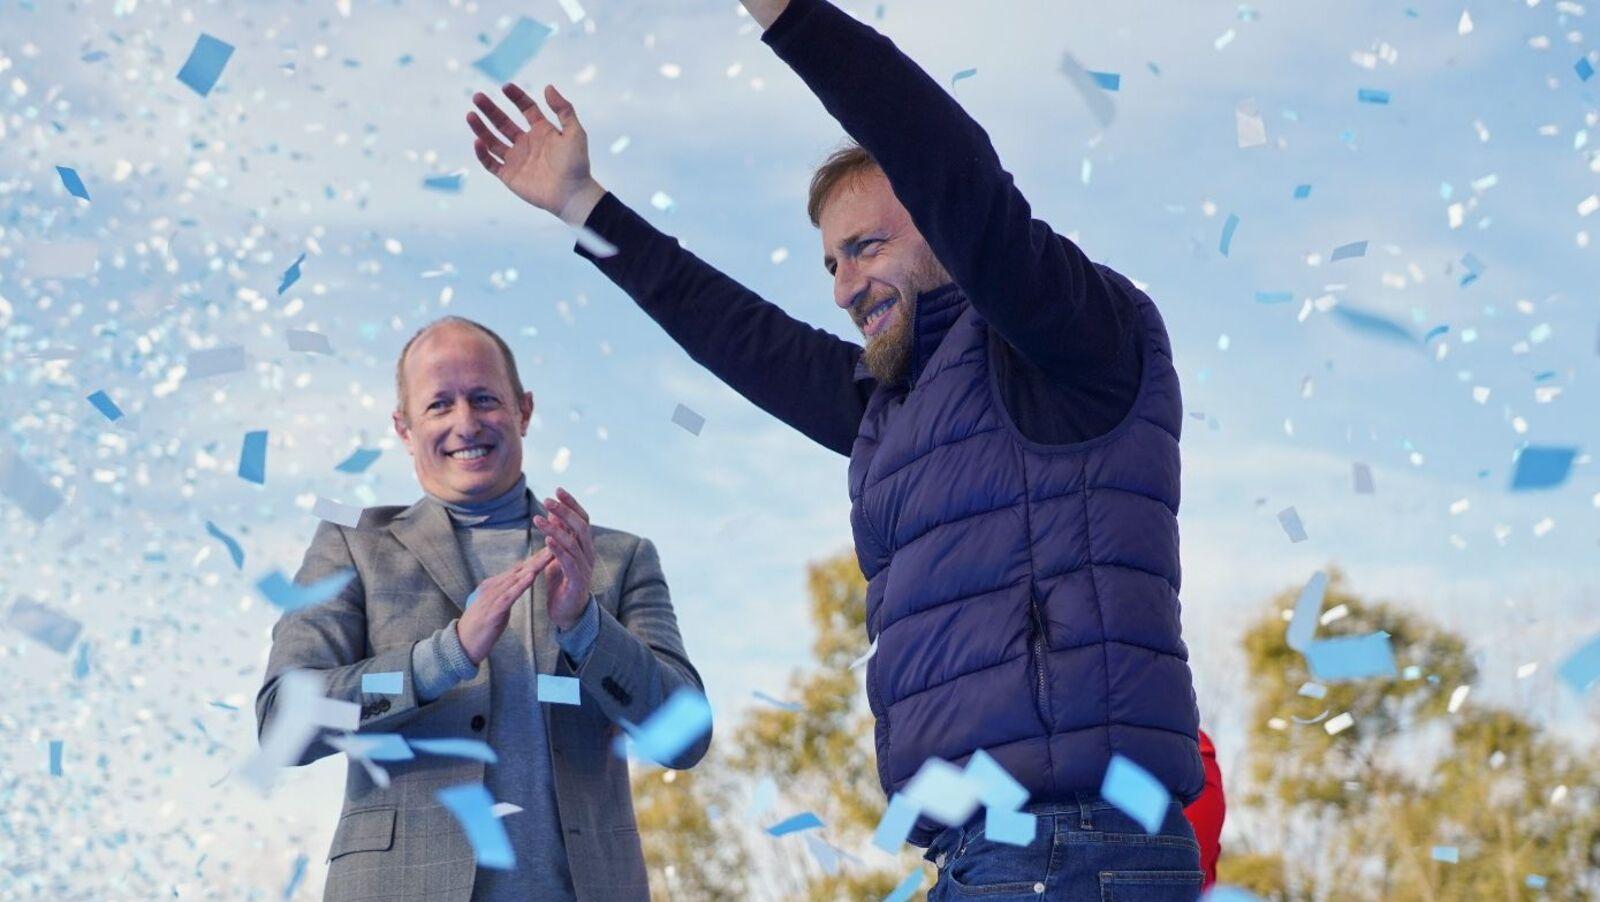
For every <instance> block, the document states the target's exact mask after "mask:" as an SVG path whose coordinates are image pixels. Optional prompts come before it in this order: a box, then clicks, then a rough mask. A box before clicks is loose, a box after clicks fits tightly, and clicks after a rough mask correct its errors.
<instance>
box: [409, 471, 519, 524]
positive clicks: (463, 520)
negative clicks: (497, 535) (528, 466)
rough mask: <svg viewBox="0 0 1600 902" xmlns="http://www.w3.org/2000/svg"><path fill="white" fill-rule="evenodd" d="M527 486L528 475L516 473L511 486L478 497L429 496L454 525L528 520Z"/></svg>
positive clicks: (430, 494)
mask: <svg viewBox="0 0 1600 902" xmlns="http://www.w3.org/2000/svg"><path fill="white" fill-rule="evenodd" d="M527 490H528V478H527V477H526V476H521V475H519V476H518V477H517V481H516V484H515V485H513V486H511V488H510V489H508V490H506V491H505V492H503V493H501V494H499V495H496V496H494V497H492V498H485V499H483V500H481V501H479V500H471V501H446V500H445V499H443V498H440V497H439V496H438V495H435V494H433V493H431V492H429V493H428V497H429V498H432V499H433V500H434V501H435V502H436V503H438V504H439V506H441V507H443V508H444V509H445V510H446V511H447V512H448V513H449V514H450V520H451V521H452V522H454V523H455V524H456V525H457V526H473V527H478V526H491V527H492V526H509V525H513V524H522V523H525V522H526V521H527V519H528V500H527Z"/></svg>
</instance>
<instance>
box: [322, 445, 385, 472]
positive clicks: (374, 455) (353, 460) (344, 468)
mask: <svg viewBox="0 0 1600 902" xmlns="http://www.w3.org/2000/svg"><path fill="white" fill-rule="evenodd" d="M382 454H383V452H382V451H380V450H378V449H377V448H357V449H355V450H354V451H352V452H350V456H349V457H346V458H345V459H344V460H341V461H339V463H338V465H336V466H335V467H334V469H335V470H338V471H339V472H340V473H365V472H366V471H367V468H368V467H370V466H372V462H373V461H375V460H377V459H378V458H379V457H380V456H382Z"/></svg>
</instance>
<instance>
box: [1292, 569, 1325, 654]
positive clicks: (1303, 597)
mask: <svg viewBox="0 0 1600 902" xmlns="http://www.w3.org/2000/svg"><path fill="white" fill-rule="evenodd" d="M1327 591H1328V574H1327V573H1324V572H1323V571H1321V570H1318V571H1317V572H1315V573H1313V574H1311V578H1310V579H1308V580H1306V585H1305V588H1303V589H1301V590H1300V597H1299V598H1298V599H1296V601H1295V603H1294V618H1293V619H1291V620H1290V621H1289V631H1288V633H1287V635H1286V637H1285V642H1286V643H1287V644H1288V646H1289V647H1290V648H1292V649H1294V650H1295V651H1299V652H1303V651H1305V650H1306V648H1307V647H1308V646H1310V645H1311V640H1312V639H1314V638H1316V635H1317V617H1318V615H1320V614H1321V613H1322V598H1323V596H1324V595H1325V594H1327Z"/></svg>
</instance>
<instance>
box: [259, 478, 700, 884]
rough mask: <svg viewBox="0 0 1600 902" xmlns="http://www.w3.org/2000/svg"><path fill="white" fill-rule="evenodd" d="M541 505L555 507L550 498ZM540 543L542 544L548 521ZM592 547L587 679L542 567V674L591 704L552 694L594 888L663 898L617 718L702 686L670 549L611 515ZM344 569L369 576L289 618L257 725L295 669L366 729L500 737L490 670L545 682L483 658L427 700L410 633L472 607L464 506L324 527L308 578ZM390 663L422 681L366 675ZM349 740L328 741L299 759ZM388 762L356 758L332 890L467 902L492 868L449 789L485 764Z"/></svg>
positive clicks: (692, 754)
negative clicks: (480, 869)
mask: <svg viewBox="0 0 1600 902" xmlns="http://www.w3.org/2000/svg"><path fill="white" fill-rule="evenodd" d="M532 504H533V506H534V507H535V509H536V510H538V511H539V512H541V513H542V512H543V507H542V505H540V504H539V502H538V499H536V498H535V499H532ZM535 539H536V541H538V540H539V539H542V536H539V535H538V531H537V529H535ZM594 544H595V552H596V556H597V558H598V560H597V562H596V566H595V572H594V578H593V586H592V591H593V593H594V595H595V597H596V598H597V599H598V601H599V604H600V607H601V613H600V634H599V637H598V638H597V639H596V640H595V644H594V648H593V650H592V651H591V652H590V654H589V657H588V659H587V660H586V661H585V662H584V664H583V667H582V668H581V669H580V670H579V671H578V672H576V673H574V672H573V670H572V668H571V666H570V664H569V663H568V661H567V658H566V656H565V655H561V654H558V646H557V645H556V642H555V638H554V636H553V635H552V633H551V628H550V622H549V618H548V611H547V606H546V605H547V602H546V594H545V593H546V585H545V580H544V579H543V578H541V579H539V580H537V581H536V582H535V583H534V586H533V595H532V599H531V600H532V609H531V612H530V613H531V614H532V622H533V633H534V635H533V636H531V637H528V638H529V640H530V641H532V642H533V643H534V645H535V648H536V660H537V661H538V662H539V667H540V669H541V670H544V671H546V672H549V673H556V674H561V675H565V676H576V677H577V678H578V680H579V681H580V684H581V687H582V699H583V702H582V704H581V705H577V706H570V705H540V708H542V709H543V714H544V718H545V727H546V729H547V731H548V735H549V737H550V747H551V756H552V759H553V760H552V763H553V766H554V769H555V786H556V802H557V806H558V809H559V811H560V816H561V825H562V830H563V831H565V834H566V836H565V841H566V848H567V856H568V858H569V859H570V863H571V869H572V880H573V884H574V887H575V888H576V890H577V894H578V898H579V899H582V900H591V899H593V900H613V899H621V900H633V899H648V898H649V887H648V882H647V880H646V875H645V866H644V853H643V851H642V849H641V847H640V843H639V829H638V826H637V823H636V822H635V820H634V816H633V797H632V794H631V792H630V789H629V784H628V765H627V762H625V761H623V760H621V759H619V758H617V757H616V756H615V755H614V754H613V753H612V752H611V740H612V737H614V736H615V735H616V734H617V732H618V728H617V727H616V726H615V725H614V723H615V721H617V720H618V719H624V718H625V719H627V720H628V721H630V722H631V723H635V724H637V723H641V722H643V721H644V719H645V718H646V717H648V716H649V715H650V713H651V712H652V711H653V710H654V709H655V708H656V707H657V706H658V705H660V704H661V702H662V701H664V700H665V698H666V697H667V696H668V695H670V694H671V693H672V691H673V690H675V689H677V688H678V687H680V686H693V687H695V688H696V689H701V688H702V686H701V682H700V675H699V674H698V673H696V672H695V669H694V666H693V665H692V664H690V663H689V657H688V655H687V654H686V653H685V652H684V650H683V640H682V639H681V637H680V636H679V634H678V624H677V619H676V617H675V616H674V615H673V612H672V602H671V599H670V598H669V597H668V594H667V583H666V580H665V578H664V577H663V576H662V573H661V562H660V560H659V558H658V557H657V556H656V550H655V547H654V546H653V545H652V544H651V543H650V541H649V540H648V539H641V538H639V537H638V536H634V535H629V534H628V533H625V532H619V531H617V530H614V529H604V528H601V527H595V528H594ZM535 547H537V546H535ZM346 568H354V570H355V571H356V576H355V578H354V579H353V580H351V582H350V584H349V585H347V586H346V587H345V588H344V590H343V591H341V592H340V593H339V595H338V596H336V597H334V598H332V599H330V600H328V601H326V602H324V603H322V604H319V605H315V606H312V607H309V608H303V609H301V610H298V611H294V612H291V613H287V614H285V615H284V616H283V617H282V618H280V619H279V621H278V623H277V625H276V626H275V627H274V628H273V630H272V652H271V655H270V656H269V658H268V661H267V672H266V678H265V682H264V684H263V685H262V687H261V691H260V692H259V693H258V694H257V696H256V724H257V732H258V735H259V733H260V731H262V730H264V729H265V727H266V725H267V724H268V723H269V722H270V721H271V720H272V718H273V715H274V707H273V706H274V702H275V699H276V693H277V686H278V679H279V677H280V676H282V675H283V673H284V672H285V671H288V670H293V669H307V670H314V671H318V672H320V673H321V675H322V676H323V678H324V680H325V681H326V683H327V694H328V697H330V698H335V699H342V700H345V701H351V702H356V703H358V704H360V705H361V723H360V728H359V730H360V731H361V732H398V733H401V734H402V735H404V736H406V737H408V738H418V739H420V738H437V737H466V738H480V739H486V738H487V737H488V730H489V727H488V720H489V716H490V712H489V681H490V680H492V679H497V678H498V679H521V680H531V679H534V678H535V677H534V675H533V674H493V673H490V672H489V662H487V661H485V662H484V663H483V664H482V665H480V667H479V671H478V675H477V676H476V677H474V678H473V679H472V680H470V681H467V682H464V683H462V684H460V685H458V686H456V687H455V688H454V689H451V690H450V691H449V692H447V693H445V694H444V695H443V696H441V697H440V698H438V699H435V700H434V701H432V702H429V703H427V704H420V703H419V702H418V701H417V698H416V693H415V690H414V688H413V686H412V680H411V647H412V645H414V644H415V643H416V642H417V641H418V640H420V639H424V638H426V637H428V636H429V635H431V634H432V633H433V632H434V631H435V630H437V629H439V628H440V627H442V626H444V625H445V624H447V623H449V622H450V621H451V620H452V619H453V618H456V617H459V616H460V615H461V612H462V610H463V608H464V604H465V602H466V599H467V596H468V595H469V594H470V593H471V592H472V589H473V585H472V583H471V577H470V574H469V571H468V569H467V564H466V562H465V560H464V559H463V557H462V554H461V550H460V547H459V546H458V545H457V544H456V540H455V534H454V532H453V530H452V528H451V523H450V519H449V514H448V513H446V512H445V510H444V508H443V507H441V506H440V505H438V504H437V503H436V502H433V501H431V500H429V499H427V498H424V499H423V500H422V501H419V502H417V503H416V504H414V505H412V506H411V507H409V508H400V507H378V508H369V509H368V510H367V511H365V512H364V513H363V515H362V517H361V522H360V525H359V526H357V527H356V528H354V529H351V528H349V527H344V526H338V525H335V524H333V523H327V522H324V523H322V524H321V525H319V526H318V527H317V532H316V536H315V537H314V538H313V539H312V540H311V547H310V548H309V549H308V550H307V551H306V556H305V562H304V563H303V564H302V565H301V567H300V572H299V573H297V574H296V575H295V581H296V582H298V583H309V582H313V581H315V580H317V579H319V578H321V577H324V576H327V575H329V574H331V573H334V572H337V571H339V570H343V569H346ZM523 603H525V602H523ZM513 622H515V618H514V619H513ZM389 671H400V672H402V673H404V674H405V675H406V676H405V680H404V687H403V691H402V692H401V694H400V695H368V694H363V693H362V691H361V675H362V674H364V673H368V672H371V673H383V672H389ZM710 742H711V736H710V734H709V733H708V734H707V735H706V736H705V737H704V738H702V739H701V740H700V741H699V742H698V743H696V744H695V745H694V746H692V747H691V748H689V749H688V750H686V751H685V752H684V754H683V755H682V756H681V758H680V759H679V760H677V761H673V762H670V763H671V764H672V765H673V766H675V767H690V766H692V765H693V764H694V763H695V762H697V761H699V760H700V758H701V756H702V755H704V754H705V752H706V748H707V746H709V745H710ZM334 752H335V750H334V749H333V748H332V747H330V746H328V745H327V744H326V743H325V742H323V741H322V740H321V739H320V738H319V739H318V740H316V741H313V742H312V744H311V746H310V747H309V748H308V749H307V750H306V752H305V755H304V756H303V758H302V759H301V760H300V762H299V763H300V764H307V763H309V762H311V761H314V760H316V759H318V758H321V757H322V756H324V755H330V754H333V753H334ZM383 766H384V767H385V769H386V770H388V772H389V775H390V785H389V786H388V787H387V788H384V787H380V786H378V785H377V784H375V783H374V782H373V781H372V778H371V777H370V776H368V774H367V772H366V770H365V769H364V768H362V766H361V765H360V764H359V763H357V762H354V761H352V762H350V767H349V772H348V775H347V777H346V779H345V797H344V809H343V811H342V812H341V814H340V816H339V826H338V829H337V830H336V831H335V833H334V837H333V846H332V848H331V849H330V850H329V851H328V857H329V862H330V863H329V866H328V882H327V886H326V888H325V890H324V893H325V895H324V898H325V899H327V900H329V902H351V900H358V899H407V900H430V902H431V900H438V902H445V900H449V902H466V900H467V899H468V898H469V897H470V896H471V894H472V884H473V878H474V875H475V873H476V866H475V862H474V859H473V854H472V847H471V846H470V845H469V844H468V842H467V839H466V836H465V834H463V832H462V831H461V828H460V827H459V826H458V825H457V824H456V822H455V819H454V817H452V816H451V814H450V812H449V811H448V810H446V809H445V808H443V807H442V806H440V805H439V804H438V802H437V801H435V799H434V793H435V792H436V791H438V790H439V789H441V788H443V787H446V786H453V785H456V784H459V783H470V782H479V781H482V779H483V773H484V765H483V764H482V763H480V762H476V761H469V760H466V759H461V758H448V757H441V756H431V755H419V756H418V757H417V758H416V759H414V760H411V761H396V762H385V763H384V765H383ZM494 766H496V767H511V766H515V762H511V761H506V760H502V761H501V762H500V763H499V764H497V765H494Z"/></svg>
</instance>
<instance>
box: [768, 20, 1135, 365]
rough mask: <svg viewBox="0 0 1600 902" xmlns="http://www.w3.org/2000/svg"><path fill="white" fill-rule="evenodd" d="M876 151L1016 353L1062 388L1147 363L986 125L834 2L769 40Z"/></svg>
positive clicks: (1129, 321)
mask: <svg viewBox="0 0 1600 902" xmlns="http://www.w3.org/2000/svg"><path fill="white" fill-rule="evenodd" d="M762 40H763V41H765V42H766V43H767V44H768V45H769V46H771V47H772V49H773V50H774V51H775V52H776V53H777V55H778V57H779V58H780V59H782V60H783V61H784V62H785V63H787V64H788V65H789V67H790V68H792V69H793V70H794V71H795V74H797V75H799V76H800V78H801V80H802V81H804V82H805V84H806V86H807V87H808V88H810V89H811V91H812V93H813V94H815V95H816V96H817V99H818V100H820V101H822V105H823V106H824V107H825V108H826V109H827V111H828V112H829V113H830V114H832V116H833V117H834V118H835V119H836V120H838V122H839V124H840V125H841V126H843V128H844V130H845V131H846V132H847V133H849V135H850V137H852V138H854V139H855V140H856V141H857V142H859V143H860V144H861V146H862V147H864V148H866V150H867V152H868V153H870V154H871V155H872V157H873V159H874V160H876V161H877V162H878V165H879V166H881V167H882V168H883V172H884V175H886V176H887V177H888V179H889V184H890V185H891V186H892V187H893V188H894V193H895V197H896V198H898V199H899V200H900V202H901V203H902V204H904V205H905V208H906V210H907V212H909V213H910V214H911V219H912V221H913V222H915V223H916V226H917V229H918V231H920V232H921V233H922V235H923V237H924V238H925V239H927V242H928V245H929V246H930V247H931V248H932V249H933V253H934V256H936V257H937V258H938V259H939V262H940V263H942V264H944V267H945V269H947V270H948V271H949V272H950V275H951V277H952V278H953V279H954V280H955V282H956V283H957V284H958V285H960V286H961V289H962V291H963V292H965V294H966V295H967V298H968V299H969V300H970V301H971V302H972V305H973V307H975V308H976V309H977V310H978V312H979V313H981V314H982V315H983V317H984V319H986V320H987V321H988V322H989V324H990V325H991V326H992V327H993V328H994V329H995V330H996V331H997V332H998V333H999V334H1000V335H1001V336H1002V337H1003V338H1004V339H1005V340H1006V341H1007V342H1009V343H1010V344H1011V346H1012V347H1014V348H1016V349H1017V350H1018V351H1019V352H1020V353H1022V354H1023V355H1025V356H1026V357H1027V358H1028V359H1029V360H1031V361H1032V362H1033V364H1034V365H1035V366H1037V367H1039V368H1040V369H1042V370H1044V371H1045V372H1046V373H1047V374H1048V375H1049V376H1050V377H1051V378H1054V379H1082V378H1093V377H1094V374H1095V373H1096V372H1099V371H1103V370H1104V369H1105V368H1106V367H1109V366H1134V365H1136V364H1135V363H1134V362H1133V361H1132V360H1130V358H1131V357H1133V356H1134V355H1133V354H1130V353H1129V352H1130V350H1131V345H1132V343H1133V337H1134V336H1135V335H1136V334H1137V331H1138V330H1137V329H1136V328H1134V322H1133V316H1132V314H1133V310H1132V303H1131V301H1130V300H1129V299H1128V298H1126V297H1124V296H1122V294H1121V293H1120V292H1119V291H1118V290H1117V288H1116V286H1115V285H1112V284H1110V283H1109V280H1107V279H1106V278H1105V277H1104V276H1103V275H1102V274H1101V273H1100V271H1099V270H1098V269H1097V268H1096V267H1095V265H1094V263H1093V262H1092V261H1090V260H1089V258H1088V256H1086V255H1085V254H1084V253H1083V251H1082V250H1080V249H1079V248H1078V246H1077V245H1076V244H1074V243H1073V242H1072V241H1070V240H1068V239H1067V238H1066V237H1064V236H1062V235H1058V234H1056V232H1055V231H1054V230H1052V229H1051V227H1050V226H1049V225H1048V224H1047V223H1044V222H1042V221H1040V220H1038V219H1035V218H1033V213H1032V209H1031V207H1030V206H1029V204H1028V201H1027V199H1025V198H1024V197H1023V196H1022V193H1021V192H1020V191H1018V190H1017V187H1016V185H1015V183H1014V181H1013V179H1012V176H1011V174H1010V173H1009V172H1007V171H1006V170H1005V169H1004V168H1003V167H1002V166H1001V164H1000V158H999V156H998V155H997V154H996V153H995V149H994V146H993V144H992V143H991V142H990V140H989V136H988V134H987V133H985V132H984V130H983V128H982V127H981V126H980V125H978V123H977V122H976V121H975V120H974V119H973V118H972V117H971V116H969V115H968V114H967V112H966V110H964V109H962V107H961V104H959V103H957V102H956V100H955V98H954V97H952V96H950V94H949V93H948V92H946V91H945V89H944V87H943V86H942V85H940V84H939V83H938V82H936V81H934V80H933V79H932V78H930V77H929V76H928V74H927V73H926V72H924V71H922V69H921V67H919V66H918V65H917V64H916V63H914V62H912V60H911V59H910V58H909V57H907V56H906V55H905V54H903V53H901V52H900V50H899V49H898V48H897V47H895V45H894V43H893V42H891V41H890V40H889V39H888V38H886V37H884V36H883V35H881V34H879V33H878V32H877V31H875V30H873V29H872V28H871V27H870V26H868V25H866V24H864V23H861V22H858V21H856V20H855V19H853V18H851V17H850V16H849V15H847V14H845V13H844V12H843V11H841V10H839V9H838V8H836V7H834V6H833V5H832V4H830V3H827V2H824V0H792V2H791V3H790V4H789V6H788V8H786V9H785V10H784V11H783V13H782V15H780V16H779V17H778V19H777V21H775V22H773V23H772V26H771V27H770V28H768V29H767V31H766V33H765V34H763V35H762Z"/></svg>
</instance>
